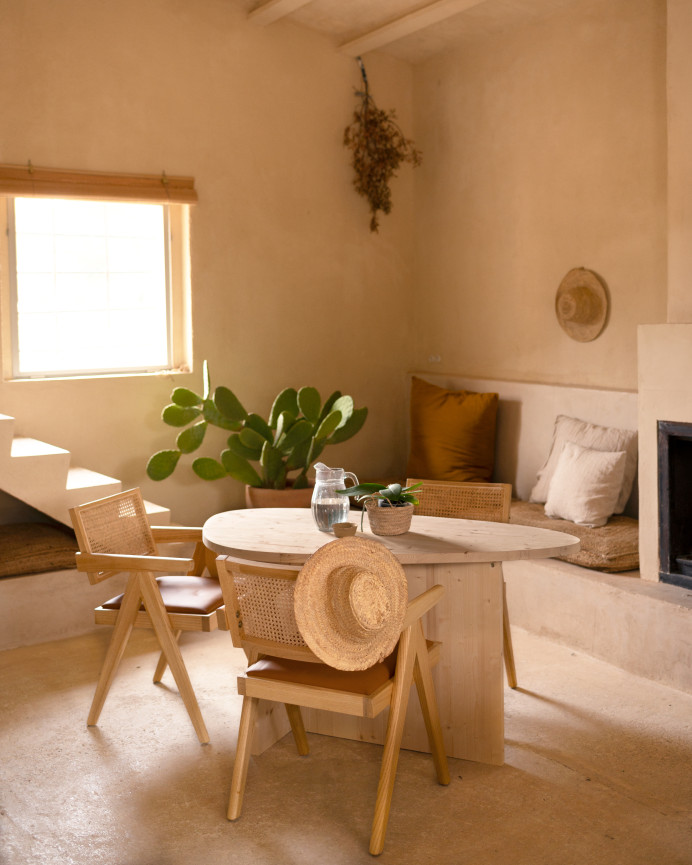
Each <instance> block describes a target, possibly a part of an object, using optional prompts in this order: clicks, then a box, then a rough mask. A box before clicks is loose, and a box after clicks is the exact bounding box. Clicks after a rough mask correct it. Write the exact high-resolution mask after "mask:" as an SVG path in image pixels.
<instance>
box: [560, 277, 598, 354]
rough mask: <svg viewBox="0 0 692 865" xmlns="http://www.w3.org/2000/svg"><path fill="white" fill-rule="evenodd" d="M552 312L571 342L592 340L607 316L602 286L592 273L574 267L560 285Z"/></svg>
mask: <svg viewBox="0 0 692 865" xmlns="http://www.w3.org/2000/svg"><path fill="white" fill-rule="evenodd" d="M555 312H556V314H557V320H558V321H559V322H560V327H561V328H562V329H563V330H564V331H565V333H566V334H567V335H568V336H571V337H572V339H576V340H578V341H579V342H590V341H591V340H592V339H596V337H597V336H598V335H599V333H600V332H601V331H602V330H603V328H604V327H605V323H606V318H607V317H608V294H607V292H606V288H605V285H604V284H603V283H602V282H601V280H600V279H599V278H598V277H597V276H596V274H595V273H594V272H593V271H592V270H587V269H586V268H584V267H575V268H574V269H573V270H570V272H569V273H568V274H567V276H565V278H564V279H563V280H562V282H561V283H560V287H559V288H558V290H557V295H556V297H555Z"/></svg>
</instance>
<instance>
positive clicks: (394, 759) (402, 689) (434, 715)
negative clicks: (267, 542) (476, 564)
mask: <svg viewBox="0 0 692 865" xmlns="http://www.w3.org/2000/svg"><path fill="white" fill-rule="evenodd" d="M217 567H218V574H219V580H220V582H221V588H222V591H223V594H224V601H225V606H224V610H225V616H226V620H227V626H228V629H229V630H230V632H231V637H232V639H233V645H234V646H236V647H238V648H243V649H244V650H245V652H246V654H247V655H248V661H249V664H253V663H254V662H255V661H257V660H258V659H259V658H261V657H263V656H265V655H270V656H274V657H279V658H288V659H293V660H303V661H309V662H313V663H317V664H321V665H322V667H323V668H325V669H326V670H327V671H328V670H329V669H331V668H329V667H328V666H327V665H326V664H322V662H321V661H320V660H319V658H318V657H317V656H316V655H314V654H313V653H312V651H311V650H310V649H309V648H308V647H307V646H305V645H303V646H287V645H286V644H285V643H284V642H279V641H276V640H268V639H258V638H257V637H253V635H252V634H249V633H248V630H247V628H246V627H245V625H244V623H243V612H242V605H241V603H240V602H239V600H238V594H237V592H236V586H235V582H234V573H235V574H245V575H247V574H251V575H254V576H265V577H269V578H275V579H276V578H278V579H283V580H292V581H295V579H296V578H297V576H298V573H299V572H300V568H299V567H296V566H292V565H271V564H266V565H265V564H261V563H258V562H249V561H246V560H243V559H238V558H234V557H231V556H220V557H219V558H218V559H217ZM443 594H444V587H443V586H433V587H432V588H430V589H428V590H427V591H426V592H424V593H423V594H421V595H419V596H418V597H417V598H415V599H414V600H412V601H410V602H409V605H408V609H407V612H406V617H405V619H404V623H403V627H402V631H401V636H400V638H399V644H398V653H397V660H396V668H395V672H394V676H393V677H391V678H390V679H389V681H387V682H386V683H385V684H383V685H381V686H380V687H378V688H377V689H376V690H374V691H373V692H372V693H369V694H367V695H365V694H356V693H353V692H349V691H348V690H340V689H337V688H334V689H332V688H326V687H317V686H315V685H310V684H300V683H297V682H285V681H278V680H273V679H271V678H256V677H252V676H247V675H244V676H240V677H239V678H238V693H239V694H242V695H243V707H242V712H241V718H240V728H239V731H238V746H237V750H236V757H235V763H234V767H233V778H232V781H231V793H230V799H229V803H228V814H227V816H228V819H229V820H236V819H238V817H240V813H241V809H242V804H243V794H244V792H245V785H246V780H247V771H248V764H249V760H250V749H251V745H252V734H253V730H254V725H255V720H256V718H257V707H258V701H259V700H260V699H264V700H272V701H275V702H280V703H284V705H285V706H286V712H287V714H288V719H289V722H290V724H291V730H292V733H293V737H294V740H295V743H296V748H297V750H298V753H299V754H300V755H307V754H308V753H309V746H308V741H307V737H306V734H305V728H304V726H303V720H302V715H301V711H300V707H301V706H303V707H305V708H312V709H323V710H327V711H333V712H341V713H345V714H350V715H356V716H360V717H367V718H373V717H375V716H376V715H378V714H379V713H380V712H381V711H383V710H384V709H386V708H389V719H388V723H387V733H386V737H385V742H384V752H383V757H382V766H381V770H380V778H379V783H378V788H377V796H376V800H375V812H374V817H373V823H372V831H371V837H370V853H372V854H373V855H379V854H380V853H381V852H382V850H383V848H384V840H385V834H386V831H387V823H388V820H389V811H390V807H391V801H392V793H393V790H394V781H395V777H396V769H397V763H398V759H399V749H400V745H401V738H402V734H403V728H404V720H405V717H406V708H407V705H408V698H409V692H410V690H411V685H412V684H413V682H415V684H416V689H417V692H418V697H419V700H420V704H421V709H422V712H423V718H424V721H425V727H426V730H427V734H428V741H429V743H430V750H431V753H432V758H433V763H434V766H435V772H436V775H437V780H438V782H439V783H440V784H443V785H446V784H449V781H450V776H449V769H448V766H447V757H446V755H445V748H444V743H443V739H442V728H441V725H440V718H439V712H438V707H437V701H436V698H435V689H434V685H433V679H432V673H431V668H432V666H433V665H434V664H435V663H436V662H437V660H438V658H439V647H440V644H439V643H428V642H427V641H426V640H425V637H424V636H423V628H422V623H421V617H422V616H423V615H424V614H425V613H426V612H427V611H428V610H430V609H431V608H432V607H433V606H434V605H435V604H436V603H437V602H438V601H439V600H440V598H441V597H442V595H443Z"/></svg>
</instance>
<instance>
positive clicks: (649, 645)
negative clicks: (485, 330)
mask: <svg viewBox="0 0 692 865" xmlns="http://www.w3.org/2000/svg"><path fill="white" fill-rule="evenodd" d="M415 375H417V376H419V377H420V378H424V379H425V380H426V381H429V382H431V383H432V384H436V385H438V386H439V387H443V388H447V389H449V390H468V391H473V392H476V393H497V394H499V405H498V413H497V431H496V447H495V468H494V473H493V478H492V479H493V480H494V481H498V482H503V483H511V484H512V487H513V490H514V495H515V497H516V498H517V499H519V500H521V501H520V502H516V501H515V502H513V504H512V511H511V515H510V519H511V521H512V522H516V523H522V524H528V525H535V526H539V527H546V528H555V529H557V530H559V531H566V532H568V533H569V534H573V535H576V536H578V537H580V539H581V542H582V554H581V559H580V561H581V564H575V563H574V561H558V560H556V559H546V560H545V561H535V560H533V561H530V562H528V561H527V562H523V561H517V562H506V563H505V564H504V574H505V580H506V582H507V596H508V603H509V609H510V619H511V622H512V625H514V626H517V627H520V628H525V629H526V630H529V631H532V632H534V633H538V634H542V635H545V636H548V637H550V638H551V639H554V640H556V641H558V642H562V643H565V644H566V645H569V646H572V647H573V648H576V649H579V650H581V651H584V652H587V653H588V654H591V655H593V656H594V657H598V658H601V659H603V660H606V661H609V662H610V663H613V664H616V665H617V666H620V667H622V668H623V669H626V670H629V671H630V672H634V673H636V674H638V675H642V676H646V677H647V678H651V679H655V680H657V681H661V682H664V683H666V684H668V685H672V686H673V687H677V688H680V689H682V690H686V691H689V692H692V592H689V591H686V590H684V589H680V588H678V587H675V586H668V585H663V584H660V583H651V582H648V583H645V582H644V581H642V580H641V579H639V576H640V573H639V570H638V569H637V568H638V564H637V558H636V553H634V551H633V548H632V544H631V543H630V542H629V541H625V540H623V538H624V535H629V537H630V538H631V533H632V531H635V532H636V526H637V523H636V518H637V513H638V493H637V483H636V480H635V484H634V488H633V492H632V495H631V496H630V499H629V501H628V503H627V506H626V508H625V514H624V516H623V517H611V519H610V520H609V522H608V524H607V525H606V526H604V527H603V528H596V529H589V528H586V527H582V526H578V525H576V524H574V523H571V522H567V521H563V520H549V519H548V518H547V517H546V516H545V513H544V509H543V506H542V505H533V504H528V503H527V502H528V499H529V497H530V493H531V490H532V488H533V486H534V484H535V482H536V475H537V472H538V470H539V469H540V467H541V466H542V465H543V464H544V462H545V460H546V458H547V456H548V453H549V451H550V447H551V443H552V438H553V430H554V426H555V419H556V418H557V417H558V416H559V415H566V416H568V417H573V418H579V419H581V420H584V421H588V422H590V423H593V424H598V425H601V426H605V427H615V428H618V429H627V430H636V429H637V423H638V406H637V394H636V393H634V392H630V391H611V390H602V389H596V388H577V387H567V386H561V385H546V384H535V383H529V382H510V381H501V380H496V379H479V378H470V377H464V376H453V375H432V374H428V373H415ZM628 557H629V560H628ZM585 565H588V567H585ZM628 565H632V566H633V567H631V569H626V570H622V568H623V567H627V566H628ZM596 568H600V569H599V570H596ZM608 571H617V572H616V573H608ZM517 667H518V674H519V680H520V685H521V658H518V659H517Z"/></svg>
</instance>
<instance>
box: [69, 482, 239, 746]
mask: <svg viewBox="0 0 692 865" xmlns="http://www.w3.org/2000/svg"><path fill="white" fill-rule="evenodd" d="M70 516H71V518H72V525H73V526H74V530H75V534H76V536H77V543H78V544H79V550H80V552H78V553H77V554H76V559H77V569H78V570H80V571H84V572H86V574H87V576H88V578H89V582H90V583H92V585H95V584H97V583H100V582H102V581H104V580H107V579H109V578H110V577H112V576H114V575H115V574H118V573H121V572H123V571H125V572H128V573H129V577H128V580H127V586H126V588H125V592H124V593H123V594H121V595H118V596H116V597H114V598H111V599H110V600H108V601H106V602H105V603H103V604H101V606H99V607H97V608H96V610H95V618H96V623H97V624H100V625H112V626H113V634H112V636H111V641H110V645H109V646H108V650H107V652H106V657H105V659H104V662H103V666H102V668H101V672H100V674H99V679H98V683H97V685H96V693H95V694H94V699H93V702H92V704H91V709H90V711H89V716H88V718H87V725H88V726H93V725H95V724H96V723H97V722H98V719H99V715H100V714H101V710H102V708H103V704H104V702H105V700H106V696H107V695H108V691H109V689H110V686H111V684H112V682H113V679H114V677H115V673H116V671H117V668H118V665H119V663H120V660H121V658H122V656H123V652H124V651H125V646H126V645H127V641H128V639H129V637H130V634H131V632H132V628H133V627H134V628H149V629H152V630H153V631H154V632H155V634H156V637H157V639H158V641H159V645H160V647H161V655H160V657H159V661H158V664H157V665H156V671H155V673H154V682H155V683H158V682H160V681H161V679H162V677H163V674H164V672H165V670H166V667H167V666H169V667H170V668H171V673H172V674H173V678H174V679H175V682H176V684H177V686H178V690H179V691H180V695H181V697H182V698H183V702H184V703H185V707H186V708H187V711H188V714H189V715H190V720H191V721H192V724H193V726H194V728H195V732H196V733H197V736H198V738H199V741H200V742H201V743H202V744H205V743H207V742H208V741H209V734H208V733H207V728H206V726H205V724H204V720H203V719H202V714H201V712H200V708H199V705H198V703H197V698H196V697H195V693H194V691H193V689H192V684H191V682H190V677H189V675H188V672H187V669H186V668H185V664H184V663H183V659H182V655H181V654H180V648H179V646H178V639H179V638H180V633H181V632H182V631H213V630H215V629H216V628H217V627H218V616H217V611H218V609H219V608H220V607H221V606H222V604H223V596H222V594H221V587H220V585H219V582H218V579H216V578H215V570H216V565H215V562H214V560H213V558H210V556H209V555H208V554H207V551H206V550H205V548H204V544H203V543H202V530H201V529H198V528H186V527H183V526H163V527H160V528H152V527H150V526H149V521H148V518H147V515H146V511H145V507H144V502H143V500H142V494H141V492H140V491H139V490H138V489H132V490H128V491H126V492H122V493H117V494H116V495H112V496H108V497H107V498H103V499H99V500H98V501H94V502H89V503H87V504H83V505H79V506H78V507H75V508H71V509H70ZM157 542H158V543H163V544H170V543H182V542H195V549H194V553H193V556H192V558H170V557H168V556H161V555H159V551H158V548H157ZM205 564H208V565H209V566H210V570H211V571H213V572H214V573H213V574H212V576H210V577H204V576H202V574H203V572H204V568H205ZM162 574H163V575H165V576H161V575H162Z"/></svg>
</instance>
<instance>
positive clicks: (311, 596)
mask: <svg viewBox="0 0 692 865" xmlns="http://www.w3.org/2000/svg"><path fill="white" fill-rule="evenodd" d="M407 604H408V587H407V583H406V575H405V574H404V569H403V568H402V567H401V565H400V564H399V562H398V561H397V560H396V558H395V557H394V555H393V554H392V553H391V552H390V551H389V550H388V549H387V548H386V547H385V546H384V545H383V544H381V543H379V541H372V540H370V539H368V538H341V539H339V540H336V541H332V542H331V543H329V544H325V546H323V547H321V548H320V549H319V550H317V552H316V553H314V554H313V555H312V556H310V558H309V559H308V560H307V562H306V563H305V564H304V565H303V567H302V568H301V571H300V573H299V574H298V579H297V580H296V587H295V594H294V608H295V615H296V622H297V624H298V629H299V631H300V633H301V634H302V636H303V639H304V640H305V642H306V643H307V644H308V646H309V647H310V648H311V649H312V651H313V652H314V653H315V654H316V655H317V657H318V658H320V660H322V661H324V663H325V664H329V665H330V666H331V667H336V669H338V670H366V669H367V668H368V667H372V665H373V664H377V663H378V662H379V661H381V660H383V658H386V657H387V655H389V654H391V653H392V652H393V651H394V647H395V646H396V644H397V641H398V639H399V635H400V633H401V627H402V624H403V621H404V615H405V614H406V607H407Z"/></svg>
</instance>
